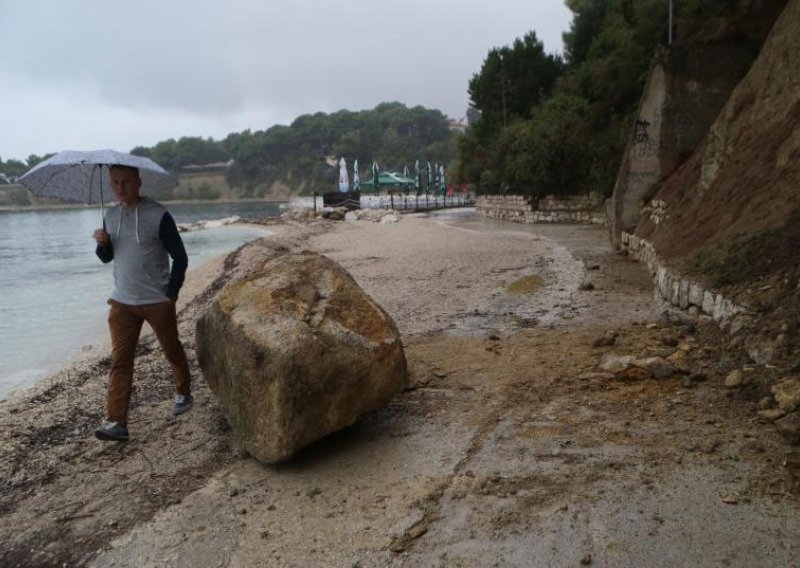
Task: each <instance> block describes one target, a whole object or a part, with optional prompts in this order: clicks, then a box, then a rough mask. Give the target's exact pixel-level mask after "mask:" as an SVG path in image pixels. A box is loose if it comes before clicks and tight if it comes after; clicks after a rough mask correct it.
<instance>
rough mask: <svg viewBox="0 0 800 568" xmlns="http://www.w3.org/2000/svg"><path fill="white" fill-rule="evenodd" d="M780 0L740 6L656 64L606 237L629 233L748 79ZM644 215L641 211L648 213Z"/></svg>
mask: <svg viewBox="0 0 800 568" xmlns="http://www.w3.org/2000/svg"><path fill="white" fill-rule="evenodd" d="M784 5H785V2H784V1H783V0H761V1H748V0H741V2H740V5H739V6H738V8H737V15H736V16H735V17H732V18H727V19H726V18H723V17H718V18H715V19H708V20H705V19H702V18H698V21H699V22H702V25H701V26H700V27H698V28H697V29H694V30H691V31H690V32H689V33H688V35H687V37H682V38H680V41H678V42H677V43H676V44H674V45H673V46H671V47H670V48H669V49H663V50H662V51H661V52H660V53H658V54H657V55H656V57H655V59H654V62H653V67H652V69H651V72H650V76H649V78H648V81H647V85H646V87H645V90H644V93H643V95H642V99H641V102H640V105H639V109H638V112H637V120H636V123H635V124H634V125H632V130H631V136H630V139H629V143H628V146H627V148H626V151H625V155H624V157H623V161H622V164H621V166H620V171H619V175H618V177H617V182H616V186H615V188H614V194H613V196H612V199H611V201H610V202H609V207H608V217H609V229H610V236H611V238H612V240H613V241H614V242H615V243H618V242H619V237H620V234H621V232H622V231H627V232H632V231H633V230H634V228H635V227H636V226H637V224H638V223H639V221H640V219H641V216H642V208H643V207H644V206H646V205H647V204H648V203H649V202H650V201H651V199H652V198H653V194H654V193H655V191H656V190H657V189H658V187H659V185H660V184H661V183H662V182H663V181H664V180H665V179H666V178H667V177H668V176H670V174H672V173H673V172H674V171H675V169H676V167H677V166H678V165H679V164H681V163H682V162H684V161H685V160H686V159H687V158H689V157H690V156H691V155H692V153H693V152H694V151H695V150H696V149H697V148H698V146H699V145H700V144H701V142H702V141H703V139H704V138H705V137H706V135H707V133H708V131H709V128H710V126H711V125H712V124H713V123H714V121H715V119H716V118H717V117H718V115H719V113H720V111H721V109H722V108H723V106H724V105H725V104H726V102H727V101H728V100H729V98H730V95H731V92H732V91H733V89H734V88H735V87H736V85H737V84H738V83H739V82H740V81H741V80H742V78H743V77H744V76H745V74H746V73H747V72H748V69H749V68H750V66H751V64H752V62H753V60H754V59H755V57H756V55H757V53H758V51H759V48H760V47H761V46H762V45H763V43H764V40H765V38H766V37H767V35H768V33H769V30H770V29H771V27H772V25H773V24H774V22H775V20H776V19H777V17H778V15H779V14H780V13H781V11H782V9H783V7H784ZM645 213H646V211H645Z"/></svg>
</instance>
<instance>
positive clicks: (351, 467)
mask: <svg viewBox="0 0 800 568" xmlns="http://www.w3.org/2000/svg"><path fill="white" fill-rule="evenodd" d="M314 233H316V235H315V234H314ZM276 238H280V239H282V241H281V242H282V243H283V244H285V245H286V246H289V247H310V248H313V249H316V250H319V251H321V252H324V253H325V254H328V255H329V256H331V257H332V258H334V259H335V260H337V261H339V262H340V263H341V264H342V265H343V266H345V267H346V268H347V269H348V270H349V271H350V272H351V273H352V274H353V275H354V276H355V277H356V280H357V281H358V282H359V283H360V284H361V285H362V286H363V287H364V288H365V290H367V291H368V292H369V293H370V294H371V295H372V296H373V297H375V298H376V300H378V302H379V303H380V304H381V305H383V306H384V307H385V308H386V309H387V311H388V312H389V313H390V314H391V315H392V316H393V317H394V318H395V319H396V321H397V323H398V326H399V328H400V329H401V332H402V333H403V336H404V343H405V346H406V355H407V358H408V360H409V364H410V370H411V380H412V387H411V388H410V389H409V390H408V391H407V392H406V393H404V394H403V395H402V396H400V397H397V398H396V399H395V400H394V401H393V402H392V403H391V404H390V405H388V406H387V407H386V408H384V409H382V410H381V411H378V412H375V413H372V414H370V415H368V416H365V417H363V419H361V420H360V421H359V422H358V423H356V425H354V426H353V427H351V428H349V429H347V430H345V431H342V432H339V433H337V434H335V435H333V436H330V437H328V438H326V439H325V440H322V441H320V442H318V443H317V444H315V445H314V446H312V447H310V448H308V450H307V451H305V452H304V453H303V454H302V455H301V456H300V458H299V459H297V460H296V461H294V462H292V463H291V464H287V465H283V466H280V467H268V466H263V465H261V464H259V463H258V462H255V461H254V460H252V459H250V458H248V457H247V456H246V455H244V454H242V452H241V451H239V450H238V449H237V446H236V442H235V439H234V437H233V435H232V433H231V432H230V431H229V429H228V427H227V423H226V422H225V420H224V418H223V417H222V416H221V415H220V414H219V411H218V410H217V408H216V405H215V404H214V401H213V398H212V397H211V395H210V393H209V392H208V389H207V388H206V387H205V385H204V383H203V382H202V381H198V384H197V388H196V396H197V404H196V406H195V408H194V409H193V410H192V412H191V413H189V414H187V415H185V416H184V417H181V418H180V419H178V420H174V419H172V418H171V417H168V402H166V401H167V400H168V399H169V396H170V386H169V378H168V377H169V373H168V370H167V368H166V366H165V365H164V363H163V362H162V361H161V358H160V355H159V354H158V353H157V352H153V351H152V350H153V346H152V345H145V347H144V348H143V350H142V355H141V356H140V358H139V361H138V367H137V369H138V372H139V375H140V376H141V377H142V378H141V380H139V383H138V385H137V399H136V408H135V411H134V413H133V416H135V421H134V422H132V424H131V430H132V434H133V436H134V437H135V440H133V441H132V442H130V443H128V444H127V445H121V446H109V445H102V444H100V443H99V442H95V441H94V440H93V439H91V437H90V432H91V429H92V428H93V426H94V424H95V422H96V420H98V419H99V412H100V410H101V409H102V398H103V392H102V384H103V379H102V376H103V375H104V373H105V372H106V368H107V365H108V362H107V361H105V360H98V361H95V362H93V363H92V362H88V363H85V364H84V366H82V367H80V368H75V369H73V370H72V372H71V374H70V376H69V377H62V378H61V379H60V380H58V381H54V382H53V383H52V385H51V386H49V387H46V388H42V389H41V391H40V392H39V393H38V394H36V395H34V396H32V397H29V398H28V399H26V400H22V401H18V402H15V403H4V404H2V405H0V428H2V429H3V430H4V432H6V433H8V436H7V437H6V438H5V440H4V442H3V443H2V445H0V463H1V464H2V465H1V466H0V467H1V468H2V469H0V472H1V473H2V477H0V479H1V480H2V485H0V514H2V517H0V535H1V539H2V542H0V550H1V551H2V552H0V565H3V566H6V565H9V566H12V565H24V566H60V565H62V563H64V562H66V563H67V565H86V564H88V565H93V566H231V567H240V566H242V567H247V566H253V567H255V566H337V567H338V566H345V567H355V566H361V567H367V566H579V565H582V564H583V565H586V564H591V565H595V566H790V565H797V564H798V562H800V561H799V560H798V558H797V551H796V549H797V547H798V546H800V538H799V537H798V535H800V516H798V514H797V512H798V505H799V503H798V499H797V495H798V487H797V483H796V482H795V481H794V479H793V478H792V477H791V473H792V472H790V471H789V470H787V469H786V468H785V467H784V466H783V461H784V457H785V455H786V451H787V447H786V446H785V445H784V444H783V442H782V441H781V440H780V439H779V438H778V436H777V435H776V434H775V433H774V431H773V429H772V428H771V427H768V425H763V424H760V423H758V422H756V421H755V420H753V419H752V417H753V416H754V413H753V411H752V402H750V401H748V400H745V399H743V398H740V397H737V396H731V395H730V394H729V393H728V392H727V391H726V389H724V388H723V387H722V385H721V383H722V381H721V377H723V376H724V373H725V372H726V371H727V369H728V368H729V367H730V366H731V365H732V364H733V362H732V361H730V360H728V359H727V356H726V355H725V354H724V353H723V351H722V350H721V349H720V348H719V347H718V337H717V334H716V331H715V330H714V329H713V328H705V327H702V326H701V327H700V328H697V329H695V328H694V326H691V325H689V326H687V325H685V324H684V322H683V321H682V320H680V319H674V318H673V319H670V320H667V319H665V318H663V317H660V312H661V308H662V306H659V305H657V304H655V303H654V302H653V300H652V291H651V286H650V283H649V279H648V277H647V275H646V274H645V273H644V270H643V269H642V268H641V267H640V266H639V265H637V264H635V263H633V262H630V261H629V260H628V259H627V258H626V257H624V256H620V255H617V254H615V253H613V252H611V251H610V250H609V248H608V246H607V245H606V244H605V234H604V231H603V230H602V229H598V228H591V227H588V228H587V227H566V226H553V227H541V226H537V227H535V228H534V227H524V226H517V225H509V224H500V223H485V222H481V221H477V220H475V219H472V218H468V217H467V218H452V217H447V216H445V217H434V218H433V219H430V218H416V217H407V218H404V219H403V220H402V221H401V222H400V223H398V224H395V225H378V224H371V223H363V222H357V223H341V224H338V225H336V226H335V227H334V228H331V226H330V225H320V226H317V227H315V228H314V227H312V228H310V229H309V228H302V229H300V228H294V227H278V228H276ZM251 249H252V250H250V251H249V252H245V253H240V254H239V255H238V256H234V257H231V258H229V259H228V261H227V265H228V266H227V268H228V270H229V271H230V272H236V271H242V270H246V269H247V267H248V263H249V262H252V261H253V259H256V258H257V257H258V254H257V249H258V247H257V246H256V247H251ZM218 284H221V282H219V283H218ZM212 292H213V287H212V289H211V290H210V291H207V292H204V293H200V294H199V295H198V296H197V297H196V298H195V299H194V300H192V301H191V302H188V303H187V305H186V306H185V308H184V309H183V312H182V318H183V325H184V327H185V330H186V331H185V333H184V336H185V337H189V336H191V333H190V331H191V328H192V326H193V321H194V318H196V316H197V313H199V311H200V310H202V309H203V307H204V305H205V304H206V302H207V301H208V297H209V296H210V295H211V293H212ZM611 331H613V332H615V333H616V334H617V336H616V339H614V340H613V345H607V346H603V347H593V344H595V343H596V342H597V341H596V340H598V339H599V338H603V337H606V336H607V335H608V333H609V332H611ZM187 343H188V344H189V345H188V347H189V351H190V354H192V355H193V350H192V344H191V343H192V342H191V340H190V341H187ZM601 343H602V342H601ZM676 351H683V352H684V353H683V354H682V356H683V358H684V359H685V362H684V363H682V364H683V365H685V372H683V373H679V374H675V375H674V376H671V377H669V378H665V379H661V380H656V379H645V380H629V381H623V380H620V379H619V378H618V377H614V376H613V375H612V374H611V373H608V372H604V371H602V370H601V369H600V368H599V364H600V362H601V359H602V357H603V356H604V355H605V354H607V353H612V354H616V355H626V354H633V355H636V356H637V357H641V356H651V355H652V356H662V357H667V356H670V355H672V354H673V353H674V352H676ZM702 379H706V380H702Z"/></svg>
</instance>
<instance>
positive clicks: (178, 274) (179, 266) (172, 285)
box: [158, 211, 189, 300]
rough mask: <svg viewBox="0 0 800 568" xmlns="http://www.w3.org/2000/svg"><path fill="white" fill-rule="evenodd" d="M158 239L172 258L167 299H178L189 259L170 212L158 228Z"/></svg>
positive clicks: (165, 215)
mask: <svg viewBox="0 0 800 568" xmlns="http://www.w3.org/2000/svg"><path fill="white" fill-rule="evenodd" d="M158 238H160V239H161V242H162V243H164V248H165V249H167V252H168V253H169V255H170V256H171V257H172V271H171V272H170V275H169V284H167V298H169V299H171V300H177V299H178V292H179V291H180V289H181V286H183V279H184V277H185V276H186V267H187V266H189V258H188V257H187V256H186V249H184V248H183V241H182V240H181V235H180V233H179V232H178V227H177V226H176V225H175V219H173V218H172V215H170V214H169V211H167V212H165V213H164V216H163V217H161V224H160V225H159V227H158Z"/></svg>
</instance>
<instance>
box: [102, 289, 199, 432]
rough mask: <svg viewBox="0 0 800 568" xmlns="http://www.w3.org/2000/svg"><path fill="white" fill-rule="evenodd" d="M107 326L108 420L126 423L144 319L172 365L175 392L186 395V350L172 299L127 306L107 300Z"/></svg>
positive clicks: (187, 376) (187, 390) (187, 375)
mask: <svg viewBox="0 0 800 568" xmlns="http://www.w3.org/2000/svg"><path fill="white" fill-rule="evenodd" d="M108 303H109V305H110V306H111V310H110V311H109V313H108V329H109V330H110V331H111V349H112V352H111V376H110V378H109V381H108V419H109V420H110V421H114V422H118V423H120V424H122V425H127V424H128V404H129V403H130V399H131V391H132V389H133V360H134V357H135V354H136V344H137V343H138V341H139V333H140V332H141V330H142V324H143V323H144V322H145V321H146V322H147V323H149V324H150V327H152V328H153V331H154V332H155V333H156V337H157V338H158V342H159V343H160V344H161V350H162V351H163V352H164V355H165V356H166V358H167V361H168V362H169V364H170V365H171V366H172V374H173V376H174V377H175V392H177V393H178V394H189V393H190V391H191V377H190V375H189V363H188V362H187V361H186V353H185V352H184V350H183V345H181V341H180V339H179V338H178V318H177V315H176V313H175V303H174V302H159V303H158V304H146V305H142V306H131V305H128V304H121V303H120V302H117V301H115V300H109V301H108Z"/></svg>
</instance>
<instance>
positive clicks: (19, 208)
mask: <svg viewBox="0 0 800 568" xmlns="http://www.w3.org/2000/svg"><path fill="white" fill-rule="evenodd" d="M301 197H303V196H301ZM309 197H311V196H309ZM291 199H292V198H291V197H286V198H283V197H265V198H247V199H224V200H223V199H210V200H200V199H198V200H193V199H175V200H172V201H163V200H159V201H158V202H159V203H162V204H164V205H195V204H197V205H229V204H231V203H290V202H291ZM113 205H115V202H109V203H107V204H106V207H111V206H113ZM99 208H100V204H99V203H98V204H94V205H87V204H84V203H41V204H35V205H0V212H2V213H18V212H29V211H59V210H69V209H99Z"/></svg>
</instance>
